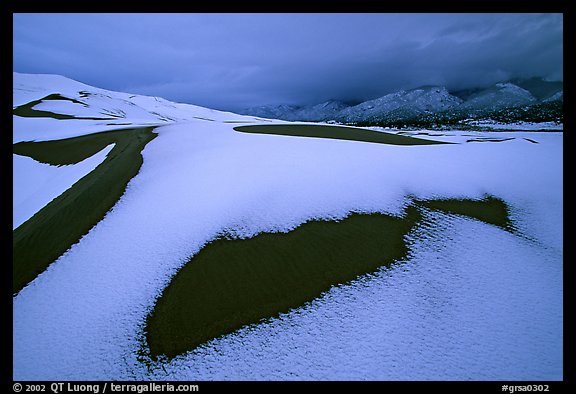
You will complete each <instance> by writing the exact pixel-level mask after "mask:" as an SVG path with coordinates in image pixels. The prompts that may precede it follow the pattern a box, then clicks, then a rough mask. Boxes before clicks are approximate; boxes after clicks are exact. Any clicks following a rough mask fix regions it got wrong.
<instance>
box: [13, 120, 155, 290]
mask: <svg viewBox="0 0 576 394" xmlns="http://www.w3.org/2000/svg"><path fill="white" fill-rule="evenodd" d="M153 129H154V127H143V128H134V129H123V130H115V131H108V132H101V133H94V134H89V135H85V136H80V137H74V138H67V139H63V140H53V141H45V142H21V143H18V144H14V145H13V152H14V153H15V154H18V155H22V156H28V157H31V158H33V159H35V160H37V161H40V162H42V163H48V164H52V165H65V164H74V163H78V162H80V161H82V160H84V159H86V158H88V157H90V156H92V155H94V154H95V153H97V152H99V151H100V150H102V149H103V148H105V147H106V146H108V145H109V144H112V143H114V144H115V145H114V148H113V149H112V150H111V151H110V153H108V155H107V157H106V160H104V161H103V162H102V163H101V164H100V165H98V166H97V167H96V168H95V169H94V170H93V171H92V172H90V173H89V174H87V175H86V176H84V177H83V178H81V179H80V180H78V181H77V182H76V183H75V184H74V185H73V186H72V187H70V188H69V189H68V190H66V191H65V192H64V193H62V194H61V195H60V196H58V197H57V198H55V199H54V200H52V201H51V202H50V203H48V204H47V205H46V206H45V207H44V208H42V209H41V210H40V211H39V212H37V213H36V214H35V215H34V216H32V217H31V218H30V219H29V220H27V221H26V222H24V223H22V224H21V225H20V226H19V227H18V228H16V229H15V230H14V232H13V237H12V242H13V258H12V267H13V276H12V278H13V282H12V289H13V290H12V291H13V293H17V292H19V291H20V290H21V289H22V288H23V287H24V286H26V284H28V283H29V282H31V281H32V280H33V279H34V278H36V276H38V275H39V274H40V273H42V272H43V271H44V270H45V269H46V268H47V267H48V266H49V265H50V264H51V263H52V262H53V261H54V260H56V259H57V258H58V257H60V256H61V255H62V254H63V253H64V252H65V251H66V250H68V248H70V246H72V245H73V244H74V243H76V242H78V241H79V240H80V238H81V237H82V236H83V235H84V234H86V233H87V232H88V231H89V230H90V229H91V228H92V227H93V226H94V225H96V223H98V222H99V221H100V220H101V219H102V218H103V217H104V215H105V214H106V212H108V210H110V208H112V206H114V204H115V203H116V201H118V199H119V198H120V196H121V195H122V194H123V193H124V190H125V189H126V185H127V184H128V182H129V181H130V179H132V178H133V177H134V176H135V175H136V174H137V173H138V171H139V170H140V167H141V165H142V162H143V159H142V155H141V151H142V150H143V149H144V147H145V146H146V144H147V143H148V142H150V141H151V140H152V139H154V138H155V137H156V134H154V133H153V132H152V130H153Z"/></svg>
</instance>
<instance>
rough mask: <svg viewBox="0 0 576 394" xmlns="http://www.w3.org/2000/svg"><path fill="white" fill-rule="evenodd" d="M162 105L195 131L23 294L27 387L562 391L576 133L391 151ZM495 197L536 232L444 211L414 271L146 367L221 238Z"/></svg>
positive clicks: (154, 158) (334, 294)
mask: <svg viewBox="0 0 576 394" xmlns="http://www.w3.org/2000/svg"><path fill="white" fill-rule="evenodd" d="M21 78H22V79H21V82H20V85H19V86H20V88H22V87H25V85H26V83H25V82H26V79H27V77H26V76H22V77H21ZM30 78H32V77H30ZM34 78H36V77H34ZM38 83H40V82H38ZM15 86H16V85H15ZM84 89H87V88H84ZM92 89H94V88H92ZM68 94H72V92H68ZM106 94H107V95H110V96H112V94H111V93H110V92H108V93H106ZM139 100H141V101H142V102H144V101H146V102H147V103H148V104H147V107H146V108H151V107H150V106H151V105H152V104H151V101H147V100H148V99H144V98H143V99H139ZM152 101H155V102H158V103H160V104H158V105H162V106H163V108H169V106H170V105H174V106H175V108H174V111H176V110H177V112H178V114H179V119H187V120H185V121H184V120H180V121H178V122H168V121H163V123H164V124H166V125H164V126H161V127H158V128H156V129H155V132H156V133H158V137H157V138H155V139H154V140H153V141H152V142H150V143H149V144H148V145H147V146H146V148H145V149H144V151H143V157H144V164H143V166H142V168H141V170H140V173H139V174H138V175H137V176H136V177H134V178H133V179H132V180H131V181H130V183H129V184H128V187H127V190H126V192H125V194H124V195H123V196H122V198H121V199H120V200H119V202H118V203H117V204H116V205H115V207H114V208H113V209H112V210H111V211H110V212H108V214H107V215H106V217H105V218H104V219H103V220H102V221H101V222H99V223H98V224H97V225H96V226H95V227H94V228H92V230H91V231H90V232H89V233H88V234H87V235H86V236H84V237H83V238H82V240H81V241H80V242H79V243H77V244H75V245H73V246H72V247H71V248H70V249H69V250H68V251H67V252H66V253H65V254H64V255H63V256H61V257H60V258H59V259H58V260H57V261H56V262H55V263H53V264H52V265H51V266H50V267H49V268H48V269H47V270H46V271H45V272H43V273H42V274H41V275H39V276H38V277H37V278H36V279H35V280H34V281H33V282H32V283H31V284H30V285H28V286H27V287H26V288H24V289H23V290H22V291H21V292H20V293H19V294H18V295H17V296H16V297H14V300H13V312H14V315H13V330H14V336H13V363H14V379H15V380H37V379H41V380H72V379H81V380H100V379H103V380H112V379H118V380H133V379H137V380H149V379H153V380H163V379H167V380H179V379H184V380H245V379H247V380H253V379H256V380H260V379H262V380H275V379H278V380H300V379H303V380H305V379H310V380H340V379H346V380H347V379H350V380H372V379H375V380H413V379H416V380H446V379H447V380H561V379H562V378H563V376H562V364H563V354H562V343H563V340H562V338H563V331H562V322H563V312H562V297H563V285H562V267H563V242H562V240H563V231H562V222H563V217H562V210H563V193H562V190H563V183H562V182H563V167H562V163H563V140H562V133H559V132H547V133H536V132H532V133H530V132H526V133H517V132H506V133H505V132H502V133H496V134H497V137H498V138H500V137H502V138H505V137H506V136H513V137H515V138H514V139H511V140H509V141H504V142H497V143H494V142H483V143H466V142H465V141H466V140H467V139H470V138H473V137H477V136H481V134H477V133H473V137H471V133H470V132H462V131H450V133H445V134H447V135H445V136H434V137H430V136H429V137H426V136H420V135H419V136H418V137H421V138H434V139H437V140H444V141H452V142H458V143H457V144H450V145H429V146H425V145H420V146H393V145H382V144H369V143H362V142H353V141H338V140H329V139H326V140H323V139H317V138H310V139H307V138H293V137H287V136H277V135H261V134H251V133H238V132H236V131H234V130H233V127H234V126H235V124H232V123H227V122H228V121H241V120H243V121H246V122H254V123H257V121H256V120H255V119H254V118H252V117H243V116H240V115H235V114H229V113H222V112H218V111H212V110H208V109H202V110H199V109H197V108H198V107H194V106H185V105H184V104H182V105H178V104H169V103H167V102H162V101H156V100H152ZM139 105H143V104H141V103H140V104H139ZM142 108H144V107H142ZM200 118H210V119H212V120H211V121H208V120H203V119H200ZM128 120H130V121H131V122H132V119H128ZM27 121H28V122H29V123H30V124H32V123H36V126H35V129H34V130H35V133H37V136H40V130H41V129H42V124H46V125H47V126H49V127H50V129H51V130H52V131H54V132H57V131H58V130H57V129H58V127H57V125H58V124H62V125H65V124H67V122H84V123H85V124H86V126H84V128H83V129H82V130H81V131H79V132H81V133H85V132H87V131H86V130H94V129H95V128H97V125H99V124H101V122H98V121H80V120H63V121H57V120H54V119H40V118H34V119H27ZM52 121H55V122H60V123H54V122H52ZM125 121H126V120H125ZM137 121H139V120H134V122H135V123H137ZM144 121H149V120H146V119H144ZM21 124H22V123H15V125H14V134H15V135H16V134H19V133H24V134H25V133H27V132H26V131H25V130H23V129H20V125H21ZM67 127H68V126H66V128H67ZM66 132H67V133H72V128H70V129H67V131H66ZM47 135H48V133H47V132H45V133H44V138H50V137H49V136H47ZM486 135H489V136H492V137H493V136H494V133H492V134H490V133H486ZM524 138H530V139H531V140H533V141H536V142H538V143H537V144H535V143H533V142H530V141H527V140H526V139H524ZM58 170H62V168H59V169H58ZM15 188H16V186H15ZM486 193H488V194H492V195H495V196H496V197H500V198H502V199H504V200H505V201H506V202H507V203H509V204H510V205H511V207H512V216H513V218H514V220H515V222H516V223H517V225H518V227H519V231H520V235H514V234H510V233H507V232H505V231H503V230H501V229H498V228H496V227H493V226H490V225H487V224H485V223H482V222H478V221H474V220H472V219H467V218H463V217H459V216H452V215H446V214H439V213H429V214H428V215H427V216H426V218H425V220H423V221H422V222H421V223H420V224H419V225H418V226H417V227H416V228H415V229H414V231H413V232H412V233H410V234H409V236H408V239H407V240H408V242H409V243H410V245H411V248H410V250H411V252H410V254H409V256H407V257H406V259H405V261H403V262H399V263H398V264H396V265H394V266H392V267H391V268H389V269H382V270H380V271H379V272H377V273H376V274H374V275H367V276H365V277H362V278H360V279H359V280H357V281H355V282H353V283H350V284H347V285H344V286H339V287H335V288H333V289H332V290H331V291H329V292H327V293H326V294H325V295H324V296H323V297H321V298H320V299H317V300H315V301H313V302H311V303H308V304H307V305H305V306H303V307H302V308H298V309H295V310H293V311H291V312H290V313H288V314H284V315H282V316H280V317H278V318H274V319H270V320H268V321H267V322H265V323H263V324H260V325H257V326H251V327H246V328H243V329H241V330H239V331H238V332H236V333H233V334H231V335H227V336H224V337H222V338H219V339H216V340H213V341H211V342H210V343H208V344H207V345H206V346H204V347H200V348H198V349H196V350H194V351H191V352H189V353H187V354H185V355H182V356H180V357H177V358H175V359H174V360H172V361H170V362H159V363H156V364H152V365H151V366H148V365H145V364H143V363H142V362H140V361H139V359H138V351H139V349H140V347H141V346H142V345H141V342H140V339H141V338H142V335H143V331H142V330H143V325H144V322H145V318H146V315H147V313H148V312H149V311H150V309H151V308H152V306H153V305H154V300H155V298H156V297H157V296H158V295H159V294H160V293H161V291H162V289H163V288H164V287H165V286H166V285H167V283H168V282H169V280H170V278H171V276H172V275H173V274H174V273H175V272H176V271H177V270H178V269H179V268H180V267H181V266H182V264H184V263H185V262H186V261H187V259H188V258H189V257H190V256H191V255H193V254H194V253H196V252H197V251H198V250H199V249H200V248H201V246H202V245H203V244H204V243H206V242H207V241H209V240H210V239H211V238H212V237H214V236H215V235H216V234H218V233H219V232H221V231H222V230H223V229H229V230H231V231H232V232H235V233H237V234H238V235H241V236H250V235H253V234H255V233H257V232H260V231H272V230H275V231H286V230H289V229H291V228H294V227H295V226H297V225H298V224H300V223H302V222H304V221H306V220H308V219H310V218H337V217H343V216H345V215H347V214H348V213H349V212H351V211H361V212H373V211H379V212H386V213H392V214H394V213H396V214H397V213H401V212H402V209H403V207H404V206H405V204H406V203H407V202H408V201H409V198H410V196H412V197H414V198H438V197H447V198H451V197H465V198H481V197H482V196H484V195H485V194H486ZM14 209H15V211H16V210H17V208H16V207H15V208H14Z"/></svg>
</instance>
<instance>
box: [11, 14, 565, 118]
mask: <svg viewBox="0 0 576 394" xmlns="http://www.w3.org/2000/svg"><path fill="white" fill-rule="evenodd" d="M13 21H14V27H13V32H14V36H13V39H14V42H13V43H14V58H13V68H14V71H17V72H24V73H50V74H61V75H64V76H67V77H69V78H72V79H75V80H78V81H81V82H84V83H87V84H89V85H94V86H97V87H101V88H104V89H110V90H119V91H125V92H129V93H139V94H146V95H154V96H161V97H164V98H166V99H169V100H172V101H178V102H187V103H193V104H198V105H203V106H207V107H211V108H217V109H229V110H235V109H239V108H243V107H248V106H254V105H263V104H279V103H288V104H316V103H320V102H323V101H326V100H328V99H340V100H344V101H360V100H366V99H371V98H375V97H379V96H382V95H384V94H387V93H390V92H392V91H396V90H399V89H407V88H414V87H418V86H421V85H426V84H440V85H444V86H447V87H448V88H449V89H452V90H457V89H464V88H470V87H475V86H481V85H488V84H491V83H495V82H498V81H500V80H506V79H509V78H514V77H532V76H542V77H545V78H548V79H551V80H562V79H563V77H562V73H563V69H562V63H563V40H562V34H563V17H562V14H475V13H472V14H14V17H13Z"/></svg>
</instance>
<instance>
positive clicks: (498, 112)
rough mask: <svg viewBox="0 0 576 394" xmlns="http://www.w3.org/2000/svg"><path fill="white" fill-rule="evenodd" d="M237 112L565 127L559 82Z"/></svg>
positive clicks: (407, 123) (440, 124) (371, 122)
mask: <svg viewBox="0 0 576 394" xmlns="http://www.w3.org/2000/svg"><path fill="white" fill-rule="evenodd" d="M241 112H242V113H244V114H247V115H254V116H260V117H264V118H274V119H283V120H290V121H313V122H316V121H323V122H326V121H328V122H329V121H333V122H336V123H343V124H349V125H356V126H382V127H393V128H404V127H408V128H432V129H434V128H453V127H457V128H459V129H481V127H479V126H477V125H475V124H474V122H473V121H478V120H491V121H494V122H498V123H504V124H507V123H515V122H533V123H541V122H554V123H558V124H561V123H563V122H564V114H563V82H560V81H555V82H551V81H545V80H543V79H541V78H531V79H525V80H513V81H509V82H503V83H497V84H495V85H492V86H490V87H488V88H481V89H468V90H462V91H457V92H449V91H448V90H447V89H446V88H445V87H441V86H423V87H419V88H416V89H411V90H401V91H398V92H395V93H390V94H387V95H385V96H382V97H379V98H376V99H373V100H369V101H365V102H362V103H360V104H357V105H348V104H346V103H344V102H340V101H337V100H330V101H328V102H325V103H321V104H317V105H312V106H293V105H279V106H260V107H251V108H247V109H245V110H244V111H241ZM471 121H472V122H471ZM559 128H560V129H561V127H559Z"/></svg>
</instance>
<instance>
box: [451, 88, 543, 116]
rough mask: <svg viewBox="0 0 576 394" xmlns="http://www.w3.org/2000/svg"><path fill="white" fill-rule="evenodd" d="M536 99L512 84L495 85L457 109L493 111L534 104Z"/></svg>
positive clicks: (474, 95)
mask: <svg viewBox="0 0 576 394" xmlns="http://www.w3.org/2000/svg"><path fill="white" fill-rule="evenodd" d="M536 101H537V100H536V98H535V97H534V96H533V95H532V93H530V92H529V91H528V90H526V89H522V88H521V87H519V86H517V85H514V84H513V83H510V82H507V83H497V84H495V85H493V86H491V87H489V88H487V89H484V90H482V91H480V92H478V93H475V94H473V95H471V96H470V97H469V98H468V99H467V100H466V101H465V102H463V103H462V105H461V106H460V108H459V109H463V110H468V111H494V110H498V109H502V108H514V107H520V106H522V105H530V104H534V103H536Z"/></svg>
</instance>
